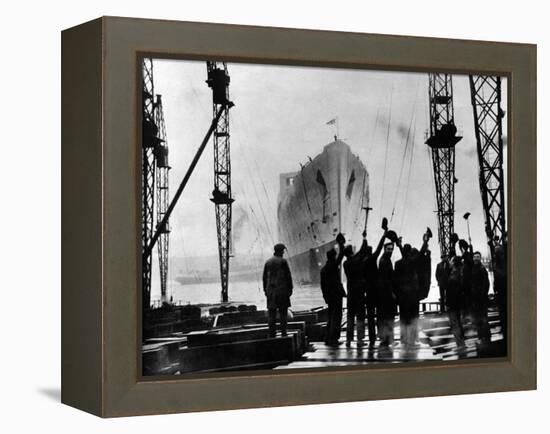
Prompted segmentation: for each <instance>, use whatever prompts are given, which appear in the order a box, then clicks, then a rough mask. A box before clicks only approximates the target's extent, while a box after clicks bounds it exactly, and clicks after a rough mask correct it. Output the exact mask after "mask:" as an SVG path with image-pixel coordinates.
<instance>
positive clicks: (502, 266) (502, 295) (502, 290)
mask: <svg viewBox="0 0 550 434" xmlns="http://www.w3.org/2000/svg"><path fill="white" fill-rule="evenodd" d="M506 248H507V247H506V243H504V245H497V246H496V247H495V259H494V262H493V278H494V281H493V291H494V293H495V300H496V303H497V306H498V310H499V317H500V325H501V328H502V335H503V336H504V342H506V339H507V331H508V329H507V325H508V317H507V315H508V309H507V296H506V287H507V274H506Z"/></svg>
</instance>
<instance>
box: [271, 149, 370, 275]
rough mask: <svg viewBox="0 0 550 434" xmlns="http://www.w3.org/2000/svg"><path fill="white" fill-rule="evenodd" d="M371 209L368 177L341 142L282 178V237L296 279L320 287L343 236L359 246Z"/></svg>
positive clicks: (280, 226)
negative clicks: (322, 272)
mask: <svg viewBox="0 0 550 434" xmlns="http://www.w3.org/2000/svg"><path fill="white" fill-rule="evenodd" d="M368 206H369V175H368V172H367V170H366V168H365V166H364V165H363V163H362V162H361V160H360V159H359V158H358V157H357V156H356V155H354V154H353V153H352V152H351V149H350V147H349V146H348V145H347V144H345V143H344V142H342V141H340V140H336V141H334V142H332V143H329V144H328V145H326V146H325V147H324V149H323V151H322V152H321V153H320V154H319V155H317V156H316V157H315V158H313V159H312V160H311V161H310V162H309V163H308V164H307V165H305V166H303V167H302V168H301V170H300V171H298V172H292V173H284V174H281V175H280V189H279V204H278V208H277V217H278V235H279V239H280V240H281V241H282V242H283V243H284V244H285V245H286V247H287V250H288V256H289V262H290V267H291V271H292V274H293V277H294V279H295V280H297V281H300V282H304V283H318V282H319V279H320V268H321V267H322V265H323V264H324V263H325V262H326V252H327V251H328V250H330V249H331V248H333V247H334V245H335V241H334V240H335V238H336V235H337V234H338V233H340V232H341V233H343V234H344V235H345V237H346V238H347V240H348V243H351V244H357V243H359V242H360V240H361V232H362V231H363V228H364V224H365V213H364V211H363V209H364V208H366V207H368Z"/></svg>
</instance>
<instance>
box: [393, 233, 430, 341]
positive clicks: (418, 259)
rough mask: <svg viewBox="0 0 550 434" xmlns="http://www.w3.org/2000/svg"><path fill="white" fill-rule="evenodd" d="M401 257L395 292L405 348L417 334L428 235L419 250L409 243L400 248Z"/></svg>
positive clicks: (396, 271)
mask: <svg viewBox="0 0 550 434" xmlns="http://www.w3.org/2000/svg"><path fill="white" fill-rule="evenodd" d="M397 245H398V246H399V248H400V249H401V256H402V258H401V259H400V260H399V261H397V262H396V264H395V276H396V279H395V280H396V293H397V301H398V302H399V329H400V333H401V342H402V344H403V345H404V346H405V348H406V349H410V348H412V347H413V346H414V345H415V343H416V338H417V335H418V301H419V300H420V289H421V287H420V282H421V281H422V278H423V277H424V276H422V277H420V274H421V273H423V272H424V268H423V267H424V263H423V257H424V254H425V253H426V250H427V249H428V237H427V235H426V234H425V235H424V236H423V238H422V247H421V249H420V252H419V251H418V249H414V248H412V247H411V245H410V244H405V245H404V246H403V247H402V248H401V241H399V242H398V244H397Z"/></svg>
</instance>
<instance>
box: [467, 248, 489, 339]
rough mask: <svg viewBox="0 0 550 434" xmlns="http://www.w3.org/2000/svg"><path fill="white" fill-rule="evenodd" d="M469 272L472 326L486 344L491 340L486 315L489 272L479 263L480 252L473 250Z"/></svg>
mask: <svg viewBox="0 0 550 434" xmlns="http://www.w3.org/2000/svg"><path fill="white" fill-rule="evenodd" d="M471 273H472V274H471V284H472V289H471V295H472V315H473V320H474V326H475V328H476V331H477V337H478V339H479V340H480V341H481V343H482V344H484V345H487V344H489V343H490V342H491V329H490V328H489V319H488V317H487V309H488V306H489V285H490V284H489V273H488V272H487V269H486V268H485V267H484V266H483V264H482V263H481V253H480V252H475V253H474V255H473V265H472V272H471Z"/></svg>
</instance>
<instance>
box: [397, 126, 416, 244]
mask: <svg viewBox="0 0 550 434" xmlns="http://www.w3.org/2000/svg"><path fill="white" fill-rule="evenodd" d="M415 137H416V117H415V119H414V127H413V134H412V147H411V152H410V159H409V170H408V174H407V184H406V187H405V202H404V204H403V212H402V213H401V223H400V224H399V233H401V230H402V229H403V223H404V221H405V214H406V213H407V202H408V200H409V186H410V183H411V172H412V165H413V161H414V148H415Z"/></svg>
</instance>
